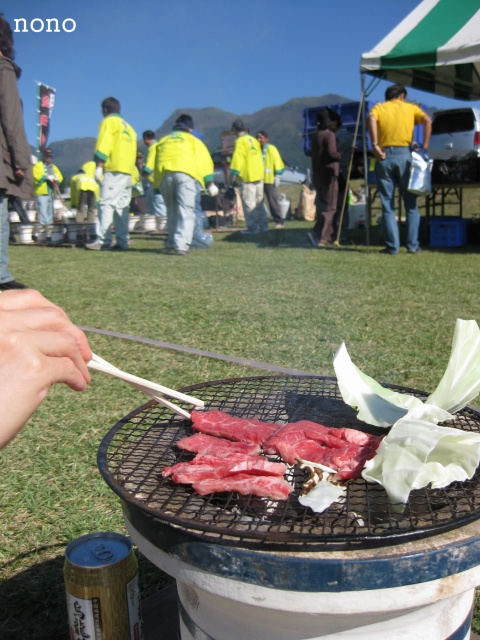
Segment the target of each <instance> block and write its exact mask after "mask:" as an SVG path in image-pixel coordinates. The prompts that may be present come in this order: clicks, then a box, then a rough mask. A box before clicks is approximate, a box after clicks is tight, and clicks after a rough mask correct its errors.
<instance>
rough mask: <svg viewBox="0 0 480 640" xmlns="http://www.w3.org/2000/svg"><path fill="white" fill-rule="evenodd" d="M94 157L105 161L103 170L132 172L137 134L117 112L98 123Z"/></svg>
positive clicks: (135, 155)
mask: <svg viewBox="0 0 480 640" xmlns="http://www.w3.org/2000/svg"><path fill="white" fill-rule="evenodd" d="M95 157H96V158H98V159H99V160H103V161H104V162H105V165H104V167H103V169H104V171H118V172H119V173H128V174H130V175H131V174H132V166H133V165H134V164H135V159H136V157H137V134H136V133H135V131H134V130H133V128H132V127H131V126H130V125H129V124H128V122H126V121H125V120H124V119H123V118H122V116H121V115H120V114H119V113H111V114H110V115H109V116H107V117H106V118H104V119H103V120H102V122H101V123H100V128H99V132H98V138H97V144H96V147H95Z"/></svg>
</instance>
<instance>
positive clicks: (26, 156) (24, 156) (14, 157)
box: [0, 65, 31, 182]
mask: <svg viewBox="0 0 480 640" xmlns="http://www.w3.org/2000/svg"><path fill="white" fill-rule="evenodd" d="M0 86H1V87H2V91H0V120H1V127H2V129H3V134H4V136H5V140H6V144H7V147H8V152H9V154H10V160H11V164H12V170H13V173H14V175H15V177H16V178H17V180H18V181H19V182H21V181H22V180H23V178H24V177H25V175H26V173H27V171H28V170H29V169H30V166H31V163H30V147H29V144H28V141H27V135H26V133H25V127H24V122H23V109H22V103H21V101H20V96H19V93H18V85H17V78H16V76H15V72H14V70H13V67H10V66H8V67H7V66H5V65H2V71H1V73H0Z"/></svg>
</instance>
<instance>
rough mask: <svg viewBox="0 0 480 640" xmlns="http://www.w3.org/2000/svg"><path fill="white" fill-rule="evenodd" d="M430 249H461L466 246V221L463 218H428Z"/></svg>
mask: <svg viewBox="0 0 480 640" xmlns="http://www.w3.org/2000/svg"><path fill="white" fill-rule="evenodd" d="M429 226H430V246H431V247H463V246H465V245H466V244H467V226H468V221H467V220H465V219H464V218H453V217H444V216H441V217H438V218H430V225H429Z"/></svg>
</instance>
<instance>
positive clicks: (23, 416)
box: [0, 289, 92, 449]
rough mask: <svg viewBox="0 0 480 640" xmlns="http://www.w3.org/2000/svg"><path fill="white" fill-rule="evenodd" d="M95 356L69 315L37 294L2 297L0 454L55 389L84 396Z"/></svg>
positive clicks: (17, 293)
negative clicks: (64, 388)
mask: <svg viewBox="0 0 480 640" xmlns="http://www.w3.org/2000/svg"><path fill="white" fill-rule="evenodd" d="M91 358H92V351H91V349H90V346H89V344H88V341H87V338H86V337H85V334H84V333H83V332H82V331H81V330H80V329H78V327H76V326H75V325H74V324H73V323H72V322H71V321H70V320H69V318H68V316H67V314H66V313H65V312H64V311H63V309H61V308H60V307H57V306H56V305H54V304H53V303H51V302H50V301H49V300H47V299H46V298H44V297H43V296H42V295H41V294H39V293H38V292H36V291H33V290H28V289H27V290H22V291H6V292H3V293H1V294H0V406H2V407H3V414H2V421H1V423H0V449H1V448H3V447H5V446H6V445H7V444H8V443H9V442H10V441H11V440H13V438H14V437H15V436H16V435H17V434H18V432H19V431H20V430H21V428H22V427H23V426H24V425H25V423H26V422H27V420H28V419H29V418H30V416H31V415H32V413H33V412H34V411H35V409H36V408H37V407H38V406H39V405H40V404H41V403H42V401H43V400H44V399H45V396H46V395H47V393H48V391H49V389H50V387H51V386H52V385H53V384H57V383H59V382H63V383H65V384H67V385H68V386H69V387H70V388H71V389H74V390H75V391H83V390H84V389H85V388H86V386H87V384H88V382H89V381H90V374H89V371H88V368H87V362H88V361H89V360H90V359H91Z"/></svg>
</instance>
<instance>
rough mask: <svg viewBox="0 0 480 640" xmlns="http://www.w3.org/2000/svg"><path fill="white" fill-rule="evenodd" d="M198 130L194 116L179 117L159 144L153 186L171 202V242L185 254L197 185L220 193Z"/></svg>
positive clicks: (167, 201) (168, 209)
mask: <svg viewBox="0 0 480 640" xmlns="http://www.w3.org/2000/svg"><path fill="white" fill-rule="evenodd" d="M193 131H194V126H193V120H192V118H191V116H189V115H188V114H186V113H183V114H182V115H181V116H179V117H178V118H177V120H176V121H175V124H174V125H173V130H172V132H171V133H170V134H169V135H168V136H165V137H163V138H162V139H161V140H160V141H159V142H158V143H157V144H156V152H155V173H154V178H153V186H154V187H155V188H156V189H160V191H161V193H162V195H163V198H164V200H165V204H166V205H167V230H168V241H167V242H168V245H169V247H170V248H171V249H173V250H174V251H175V253H176V254H177V255H179V256H185V255H186V254H187V253H188V250H189V249H190V247H191V245H192V240H193V234H194V229H195V219H196V218H195V202H196V197H197V187H198V186H199V187H201V188H206V189H207V191H208V192H209V194H210V195H211V196H216V195H217V194H218V188H217V186H216V184H215V183H214V182H213V177H214V175H213V174H214V167H213V160H212V156H211V155H210V152H209V150H208V149H207V147H206V146H205V145H204V144H203V142H202V141H201V140H200V139H199V138H198V137H197V136H196V135H194V134H193V133H192V132H193Z"/></svg>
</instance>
